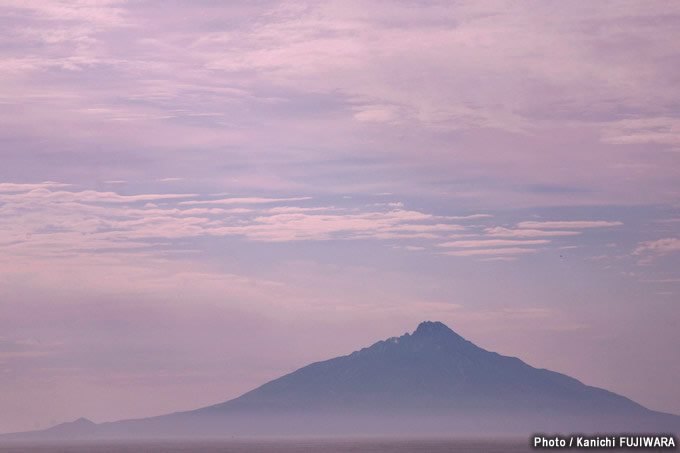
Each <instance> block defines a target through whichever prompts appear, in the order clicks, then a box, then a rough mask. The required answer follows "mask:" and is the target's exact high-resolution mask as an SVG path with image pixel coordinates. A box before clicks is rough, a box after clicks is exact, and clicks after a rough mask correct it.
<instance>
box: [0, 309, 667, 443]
mask: <svg viewBox="0 0 680 453" xmlns="http://www.w3.org/2000/svg"><path fill="white" fill-rule="evenodd" d="M679 431H680V416H677V415H671V414H665V413H661V412H655V411H652V410H649V409H647V408H645V407H643V406H641V405H640V404H637V403H635V402H634V401H631V400H630V399H628V398H625V397H623V396H621V395H617V394H615V393H612V392H609V391H607V390H603V389H600V388H597V387H591V386H588V385H585V384H583V383H581V382H579V381H578V380H576V379H573V378H571V377H569V376H566V375H564V374H560V373H556V372H553V371H549V370H545V369H537V368H534V367H532V366H530V365H527V364H526V363H524V362H522V361H521V360H520V359H518V358H515V357H506V356H502V355H500V354H497V353H495V352H489V351H486V350H484V349H482V348H480V347H478V346H476V345H474V344H472V343H471V342H469V341H467V340H465V339H464V338H462V337H461V336H459V335H458V334H456V333H455V332H454V331H452V330H451V329H449V328H448V327H447V326H445V325H444V324H442V323H441V322H430V321H427V322H423V323H421V324H420V325H419V326H418V328H417V329H416V330H415V331H414V332H413V333H412V334H408V333H407V334H404V335H402V336H401V337H394V338H390V339H387V340H384V341H379V342H377V343H375V344H374V345H372V346H370V347H367V348H364V349H361V350H360V351H355V352H353V353H351V354H349V355H347V356H343V357H336V358H334V359H330V360H326V361H323V362H317V363H312V364H311V365H308V366H306V367H303V368H300V369H299V370H297V371H294V372H293V373H290V374H287V375H285V376H283V377H280V378H278V379H275V380H273V381H270V382H268V383H266V384H264V385H262V386H260V387H258V388H256V389H254V390H252V391H250V392H248V393H245V394H243V395H241V396H240V397H238V398H235V399H232V400H230V401H226V402H223V403H220V404H216V405H213V406H208V407H204V408H200V409H196V410H191V411H186V412H177V413H173V414H168V415H162V416H157V417H150V418H143V419H131V420H121V421H117V422H107V423H100V424H96V423H93V422H91V421H89V420H87V419H85V418H81V419H78V420H76V421H74V422H70V423H64V424H61V425H57V426H54V427H52V428H50V429H46V430H42V431H30V432H24V433H11V434H5V435H2V436H0V439H2V440H52V439H54V440H57V439H118V438H120V439H149V438H178V437H181V438H215V437H232V436H306V435H315V436H339V435H374V436H382V435H387V436H389V435H400V436H404V435H414V436H417V435H440V436H456V435H485V436H491V435H529V434H532V433H538V432H541V433H569V432H583V433H597V432H629V433H630V432H640V433H642V432H644V433H668V434H674V433H678V432H679Z"/></svg>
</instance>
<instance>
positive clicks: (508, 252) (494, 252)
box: [442, 247, 537, 256]
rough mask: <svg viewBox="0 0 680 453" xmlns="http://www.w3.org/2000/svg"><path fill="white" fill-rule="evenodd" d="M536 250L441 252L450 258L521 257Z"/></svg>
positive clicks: (503, 249) (507, 249) (508, 249)
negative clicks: (483, 256)
mask: <svg viewBox="0 0 680 453" xmlns="http://www.w3.org/2000/svg"><path fill="white" fill-rule="evenodd" d="M536 251H537V249H531V248H520V247H508V248H501V249H477V250H456V251H451V252H442V254H444V255H450V256H477V255H523V254H526V253H534V252H536Z"/></svg>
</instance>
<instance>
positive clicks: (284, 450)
mask: <svg viewBox="0 0 680 453" xmlns="http://www.w3.org/2000/svg"><path fill="white" fill-rule="evenodd" d="M528 442H529V440H528V439H526V440H522V439H519V440H518V439H512V440H478V439H477V440H462V439H456V440H378V439H334V440H329V439H323V440H318V439H315V440H309V439H306V440H290V439H286V440H264V441H263V440H247V441H246V440H227V441H175V442H171V441H155V442H153V441H145V442H122V441H120V442H105V441H96V442H95V441H91V442H86V441H83V442H51V443H35V442H32V443H18V442H17V443H12V444H6V443H5V444H0V452H2V453H9V452H17V453H18V452H22V453H24V452H25V453H47V452H59V453H85V452H87V453H132V452H143V453H188V452H197V453H213V452H214V453H217V452H220V453H274V452H280V453H312V452H314V453H318V452H321V453H388V452H396V453H419V452H422V453H444V452H447V453H449V452H479V453H482V452H486V453H495V452H499V453H500V452H528V451H535V450H532V449H531V448H530V447H529V444H528Z"/></svg>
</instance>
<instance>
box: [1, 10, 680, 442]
mask: <svg viewBox="0 0 680 453" xmlns="http://www.w3.org/2000/svg"><path fill="white" fill-rule="evenodd" d="M0 5H1V6H0V407H1V408H2V409H1V410H0V432H4V431H13V430H23V429H32V428H37V427H47V426H48V425H50V424H52V423H59V422H63V421H67V420H72V419H75V418H78V417H80V416H86V417H89V418H91V419H92V420H94V421H97V422H99V421H106V420H115V419H120V418H128V417H140V416H149V415H157V414H161V413H166V412H170V411H176V410H181V409H193V408H196V407H200V406H202V405H207V404H212V403H217V402H220V401H224V400H227V399H230V398H232V397H235V396H238V395H239V394H241V393H242V392H244V391H247V390H249V389H251V388H253V387H255V386H257V385H260V384H262V383H264V382H266V381H267V380H269V379H272V378H275V377H277V376H280V375H281V374H284V373H287V372H290V371H292V370H294V369H296V368H298V367H300V366H303V365H305V364H307V363H309V362H311V361H316V360H322V359H326V358H330V357H333V356H336V355H342V354H347V353H350V352H352V351H353V350H355V349H358V348H360V347H363V346H367V345H369V344H371V343H372V342H375V341H377V340H379V339H383V338H386V337H390V336H396V335H401V334H403V333H404V332H406V331H413V330H414V329H415V327H416V326H417V324H418V323H419V322H420V321H423V320H439V321H442V322H444V323H446V324H447V325H448V326H449V327H451V328H452V329H453V330H455V331H456V332H458V333H459V334H461V335H463V336H464V337H466V338H467V339H469V340H471V341H473V342H474V343H476V344H477V345H479V346H481V347H483V348H485V349H489V350H492V351H497V352H499V353H502V354H507V355H514V356H518V357H520V358H522V359H523V360H525V361H526V362H528V363H529V364H531V365H534V366H537V367H545V368H549V369H552V370H555V371H559V372H563V373H566V374H569V375H571V376H573V377H576V378H578V379H580V380H582V381H583V382H585V383H586V384H590V385H596V386H600V387H604V388H606V389H608V390H612V391H615V392H617V393H621V394H624V395H626V396H628V397H630V398H632V399H634V400H635V401H637V402H639V403H641V404H644V405H646V406H647V407H649V408H652V409H657V410H663V411H669V412H675V413H676V414H677V413H680V392H679V391H678V382H680V362H679V361H678V360H677V359H678V347H680V329H679V328H678V325H679V324H680V305H679V304H680V89H679V88H678V87H679V86H680V4H678V3H677V2H672V1H669V2H663V1H656V2H654V1H644V2H642V1H634V2H627V1H617V2H607V1H597V2H592V1H570V2H564V1H535V2H534V1H524V2H515V1H512V2H511V1H507V2H504V1H494V2H482V1H478V0H475V1H470V2H464V1H460V2H453V1H443V2H437V1H397V0H395V1H373V0H371V1H351V0H339V1H323V2H314V3H305V2H301V1H297V2H276V1H244V2H237V1H229V2H226V1H224V2H220V1H214V0H204V1H196V0H194V1H191V2H188V1H172V0H164V1H160V0H155V1H154V0H152V1H142V0H140V1H135V0H129V1H124V0H120V1H116V0H73V1H60V0H34V1H31V0H3V1H2V2H1V3H0Z"/></svg>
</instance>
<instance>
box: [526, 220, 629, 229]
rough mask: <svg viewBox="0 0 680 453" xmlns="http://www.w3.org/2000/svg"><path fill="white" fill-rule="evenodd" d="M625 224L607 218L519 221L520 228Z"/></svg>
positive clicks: (596, 226)
mask: <svg viewBox="0 0 680 453" xmlns="http://www.w3.org/2000/svg"><path fill="white" fill-rule="evenodd" d="M621 225H623V222H619V221H613V222H610V221H606V220H568V221H546V222H538V221H525V222H519V223H518V224H517V226H518V227H519V228H528V229H531V228H533V229H539V228H549V229H552V228H555V229H559V228H577V229H580V228H605V227H614V226H621Z"/></svg>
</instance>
